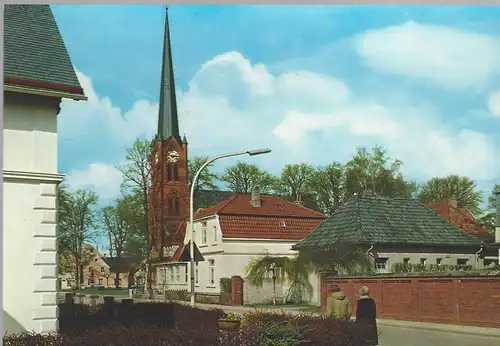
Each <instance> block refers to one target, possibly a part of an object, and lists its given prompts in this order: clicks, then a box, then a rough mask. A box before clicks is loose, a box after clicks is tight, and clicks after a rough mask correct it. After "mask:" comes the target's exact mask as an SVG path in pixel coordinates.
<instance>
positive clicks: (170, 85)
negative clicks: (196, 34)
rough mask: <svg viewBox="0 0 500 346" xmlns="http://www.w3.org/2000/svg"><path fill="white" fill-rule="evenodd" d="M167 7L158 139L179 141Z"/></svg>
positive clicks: (180, 141)
mask: <svg viewBox="0 0 500 346" xmlns="http://www.w3.org/2000/svg"><path fill="white" fill-rule="evenodd" d="M168 24H169V23H168V7H167V10H166V11H165V33H164V40H163V61H162V67H161V85H160V105H159V113H158V133H157V139H158V140H165V139H168V138H170V137H171V136H174V137H175V138H176V139H177V141H178V142H179V143H182V140H181V138H180V136H179V117H178V115H177V100H176V96H175V82H174V67H173V62H172V48H171V45H170V28H169V25H168Z"/></svg>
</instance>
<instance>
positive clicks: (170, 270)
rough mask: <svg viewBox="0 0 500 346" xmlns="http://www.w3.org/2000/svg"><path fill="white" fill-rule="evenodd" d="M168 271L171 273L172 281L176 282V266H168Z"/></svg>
mask: <svg viewBox="0 0 500 346" xmlns="http://www.w3.org/2000/svg"><path fill="white" fill-rule="evenodd" d="M168 272H169V274H170V282H174V280H175V276H174V267H168Z"/></svg>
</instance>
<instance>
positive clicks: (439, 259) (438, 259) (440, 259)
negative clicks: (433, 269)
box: [436, 258, 443, 266]
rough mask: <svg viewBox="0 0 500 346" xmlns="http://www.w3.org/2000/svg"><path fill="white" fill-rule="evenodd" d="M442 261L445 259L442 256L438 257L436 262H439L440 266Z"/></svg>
mask: <svg viewBox="0 0 500 346" xmlns="http://www.w3.org/2000/svg"><path fill="white" fill-rule="evenodd" d="M442 262H443V259H442V258H436V264H437V265H438V266H440V265H441V263H442Z"/></svg>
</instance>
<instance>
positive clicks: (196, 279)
mask: <svg viewBox="0 0 500 346" xmlns="http://www.w3.org/2000/svg"><path fill="white" fill-rule="evenodd" d="M198 273H199V271H198V262H196V267H195V270H194V280H195V283H198V282H199V281H198Z"/></svg>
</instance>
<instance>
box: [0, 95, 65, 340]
mask: <svg viewBox="0 0 500 346" xmlns="http://www.w3.org/2000/svg"><path fill="white" fill-rule="evenodd" d="M58 102H59V100H58V99H50V98H46V97H42V96H31V95H27V94H26V95H25V94H13V93H5V104H4V130H3V136H4V137H3V138H4V150H3V165H4V172H3V182H4V185H3V187H4V191H3V198H4V202H3V216H4V220H3V222H4V223H3V230H4V232H3V278H2V284H3V293H2V294H3V304H4V306H3V309H4V322H5V323H4V329H5V330H6V331H7V332H8V333H17V332H19V331H21V330H29V331H35V332H50V331H56V330H57V329H58V320H57V318H58V308H57V234H56V230H57V227H56V216H57V212H56V186H57V183H58V182H60V181H61V180H62V176H60V175H58V174H57V104H58Z"/></svg>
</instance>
